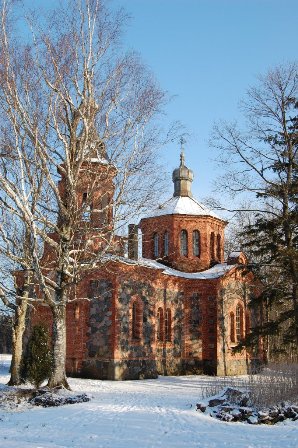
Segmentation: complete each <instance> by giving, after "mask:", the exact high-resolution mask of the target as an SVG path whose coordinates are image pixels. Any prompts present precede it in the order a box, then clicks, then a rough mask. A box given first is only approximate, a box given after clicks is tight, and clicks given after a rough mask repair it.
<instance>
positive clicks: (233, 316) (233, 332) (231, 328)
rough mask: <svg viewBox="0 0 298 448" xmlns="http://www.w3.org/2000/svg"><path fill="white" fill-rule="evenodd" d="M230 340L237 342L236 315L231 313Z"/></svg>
mask: <svg viewBox="0 0 298 448" xmlns="http://www.w3.org/2000/svg"><path fill="white" fill-rule="evenodd" d="M230 340H231V342H235V315H234V313H230Z"/></svg>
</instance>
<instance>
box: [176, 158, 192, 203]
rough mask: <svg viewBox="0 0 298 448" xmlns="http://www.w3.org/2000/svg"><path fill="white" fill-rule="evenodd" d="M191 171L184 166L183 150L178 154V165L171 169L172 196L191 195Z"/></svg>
mask: <svg viewBox="0 0 298 448" xmlns="http://www.w3.org/2000/svg"><path fill="white" fill-rule="evenodd" d="M193 177H194V176H193V172H192V170H190V169H189V168H187V166H185V161H184V152H183V150H182V151H181V154H180V166H179V168H176V169H175V170H174V171H173V175H172V179H173V182H174V194H173V196H179V197H185V196H186V197H189V198H191V197H192V192H191V183H192V181H193Z"/></svg>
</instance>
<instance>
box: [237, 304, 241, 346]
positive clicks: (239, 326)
mask: <svg viewBox="0 0 298 448" xmlns="http://www.w3.org/2000/svg"><path fill="white" fill-rule="evenodd" d="M242 338H243V309H242V306H241V305H238V306H237V308H236V340H237V341H240V340H241V339H242Z"/></svg>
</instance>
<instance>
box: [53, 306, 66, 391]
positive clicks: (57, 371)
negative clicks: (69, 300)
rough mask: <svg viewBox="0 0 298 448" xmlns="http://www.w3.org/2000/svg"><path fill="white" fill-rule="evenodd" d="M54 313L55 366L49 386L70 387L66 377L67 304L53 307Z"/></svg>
mask: <svg viewBox="0 0 298 448" xmlns="http://www.w3.org/2000/svg"><path fill="white" fill-rule="evenodd" d="M52 313H53V336H52V341H53V367H52V371H51V375H50V378H49V381H48V387H50V388H51V389H53V388H55V387H65V388H66V389H70V386H69V384H68V382H67V379H66V373H65V360H66V305H65V304H60V305H56V306H53V307H52Z"/></svg>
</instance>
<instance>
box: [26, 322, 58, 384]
mask: <svg viewBox="0 0 298 448" xmlns="http://www.w3.org/2000/svg"><path fill="white" fill-rule="evenodd" d="M51 368H52V353H51V350H50V348H49V334H48V330H47V329H46V327H44V326H43V325H36V326H34V327H33V330H32V334H31V336H30V339H29V342H28V346H27V353H26V356H25V359H24V371H23V376H24V379H25V380H28V381H29V382H30V383H32V384H34V386H35V387H36V388H38V387H40V385H41V384H42V383H43V381H45V380H46V379H47V378H49V376H50V373H51Z"/></svg>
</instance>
